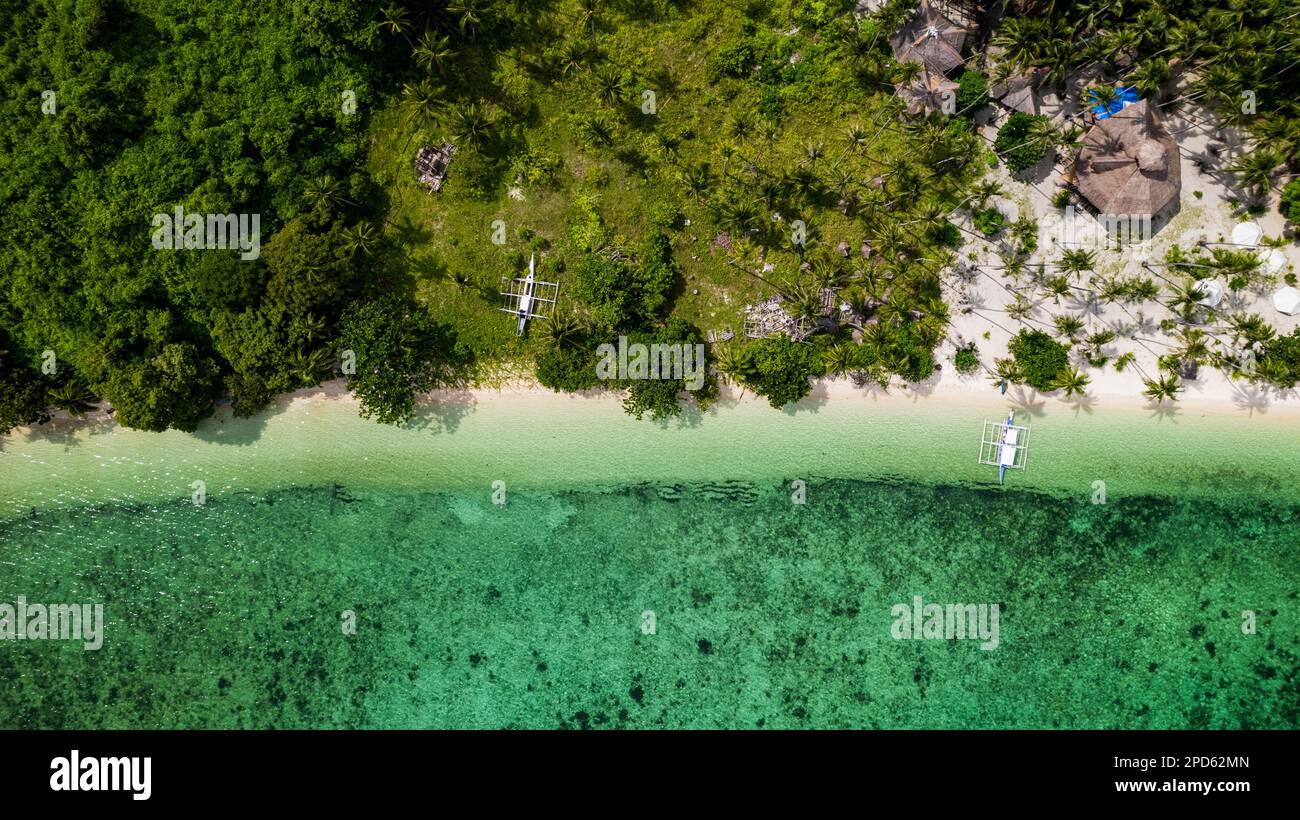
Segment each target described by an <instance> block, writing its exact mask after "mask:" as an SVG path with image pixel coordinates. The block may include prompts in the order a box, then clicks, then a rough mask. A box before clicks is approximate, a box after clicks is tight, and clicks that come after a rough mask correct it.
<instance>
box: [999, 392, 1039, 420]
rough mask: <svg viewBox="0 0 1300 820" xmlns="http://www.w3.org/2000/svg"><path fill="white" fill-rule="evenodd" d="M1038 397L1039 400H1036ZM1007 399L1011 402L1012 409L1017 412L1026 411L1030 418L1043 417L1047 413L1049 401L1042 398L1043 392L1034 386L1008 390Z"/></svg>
mask: <svg viewBox="0 0 1300 820" xmlns="http://www.w3.org/2000/svg"><path fill="white" fill-rule="evenodd" d="M1035 399H1038V401H1035ZM1007 401H1008V402H1010V403H1011V409H1012V410H1015V411H1016V412H1017V413H1024V414H1025V415H1026V416H1029V417H1030V418H1041V417H1042V416H1045V415H1047V401H1046V400H1045V399H1042V398H1041V394H1040V393H1039V392H1038V391H1037V390H1034V389H1032V388H1030V389H1025V388H1024V387H1017V388H1015V389H1014V390H1011V391H1008V392H1007Z"/></svg>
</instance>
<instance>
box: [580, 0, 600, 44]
mask: <svg viewBox="0 0 1300 820" xmlns="http://www.w3.org/2000/svg"><path fill="white" fill-rule="evenodd" d="M598 11H600V0H578V27H579V28H590V29H591V44H592V45H593V46H594V45H595V44H596V13H597V12H598Z"/></svg>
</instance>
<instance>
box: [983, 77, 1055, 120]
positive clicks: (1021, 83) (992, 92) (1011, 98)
mask: <svg viewBox="0 0 1300 820" xmlns="http://www.w3.org/2000/svg"><path fill="white" fill-rule="evenodd" d="M1046 73H1047V71H1046V70H1045V69H1042V68H1032V69H1030V70H1029V71H1027V72H1025V73H1023V74H1013V75H1012V76H1011V77H1010V78H1008V79H1007V81H1006V82H1005V83H994V84H993V86H992V87H991V88H990V89H989V96H990V97H992V98H993V99H995V100H997V101H998V102H1000V103H1001V104H1002V105H1005V106H1006V107H1007V108H1010V109H1011V110H1013V111H1023V112H1025V113H1026V114H1037V113H1039V107H1040V100H1039V98H1038V87H1039V86H1040V85H1041V84H1042V81H1043V77H1044V75H1046Z"/></svg>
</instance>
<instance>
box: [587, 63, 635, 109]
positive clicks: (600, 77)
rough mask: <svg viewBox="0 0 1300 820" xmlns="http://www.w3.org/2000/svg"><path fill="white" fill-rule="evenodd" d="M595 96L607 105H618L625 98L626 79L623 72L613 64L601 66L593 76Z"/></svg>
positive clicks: (626, 92)
mask: <svg viewBox="0 0 1300 820" xmlns="http://www.w3.org/2000/svg"><path fill="white" fill-rule="evenodd" d="M593 82H594V83H595V87H596V97H597V98H599V99H600V101H601V102H603V103H605V104H606V105H609V106H615V105H618V104H619V103H620V102H623V101H624V100H626V99H627V94H628V91H627V80H626V79H625V78H624V77H623V72H622V71H620V70H619V69H618V68H616V67H614V66H601V67H600V68H598V69H596V71H595V74H594V76H593Z"/></svg>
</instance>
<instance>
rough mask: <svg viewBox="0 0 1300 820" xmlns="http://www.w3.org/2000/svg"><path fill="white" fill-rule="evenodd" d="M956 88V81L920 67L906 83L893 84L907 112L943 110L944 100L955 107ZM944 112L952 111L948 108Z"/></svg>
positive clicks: (919, 112)
mask: <svg viewBox="0 0 1300 820" xmlns="http://www.w3.org/2000/svg"><path fill="white" fill-rule="evenodd" d="M958 88H960V86H958V85H957V83H955V82H953V81H952V80H950V79H948V78H947V77H945V76H943V75H942V74H939V73H938V72H935V71H931V70H930V69H929V68H922V69H921V73H920V74H918V75H916V78H915V79H913V80H912V81H911V82H909V83H907V84H906V85H897V86H894V90H895V91H896V92H897V93H898V96H900V97H902V98H903V99H904V100H905V101H906V102H907V113H909V114H921V113H925V114H932V113H934V112H935V111H943V110H944V103H945V102H947V103H949V107H950V108H952V107H955V105H956V100H957V89H958ZM946 113H952V112H951V110H949V111H947V112H946Z"/></svg>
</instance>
